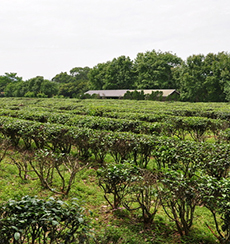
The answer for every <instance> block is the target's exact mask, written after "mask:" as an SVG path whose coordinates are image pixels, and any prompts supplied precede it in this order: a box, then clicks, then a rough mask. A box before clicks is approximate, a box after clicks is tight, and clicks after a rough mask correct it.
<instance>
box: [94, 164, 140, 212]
mask: <svg viewBox="0 0 230 244" xmlns="http://www.w3.org/2000/svg"><path fill="white" fill-rule="evenodd" d="M138 173H139V170H138V168H137V167H136V166H134V165H132V164H129V163H124V164H115V165H112V164H111V165H108V166H107V167H105V168H100V169H98V170H97V176H98V179H99V186H100V187H101V188H102V189H103V191H104V193H105V195H104V197H105V199H106V201H107V202H108V203H109V205H110V206H111V207H112V209H117V208H118V207H119V206H120V205H121V203H122V200H123V199H124V197H125V196H126V195H127V194H128V187H129V185H130V184H131V183H132V182H134V181H136V180H137V179H138V177H139V176H138ZM109 194H112V195H113V201H111V200H109V197H108V195H109Z"/></svg>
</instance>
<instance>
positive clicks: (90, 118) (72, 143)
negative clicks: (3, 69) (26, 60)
mask: <svg viewBox="0 0 230 244" xmlns="http://www.w3.org/2000/svg"><path fill="white" fill-rule="evenodd" d="M0 141H1V144H0V184H1V188H0V203H1V204H5V203H6V202H7V201H9V200H10V199H14V200H19V199H21V198H22V197H24V196H30V197H34V196H37V197H38V198H39V199H45V200H48V199H50V197H53V198H54V199H55V200H62V201H64V202H67V203H68V202H70V201H71V199H73V198H76V199H77V201H78V203H79V204H80V205H81V206H82V207H83V208H84V218H85V219H86V221H87V223H88V227H87V233H88V234H89V237H88V242H89V243H103V244H106V243H108V244H109V243H133V244H134V243H135V244H136V243H140V244H141V243H164V244H167V243H168V244H171V243H187V244H188V243H191V244H192V243H194V244H195V243H200V244H201V243H202V244H204V243H207V244H208V243H210V244H212V243H213V244H214V243H217V242H218V243H229V241H230V204H229V202H230V196H229V190H230V181H229V169H230V144H229V142H230V104H229V103H185V102H156V101H135V100H115V99H85V100H80V99H61V98H59V99H58V98H1V99H0ZM0 224H1V221H0ZM24 243H26V242H24Z"/></svg>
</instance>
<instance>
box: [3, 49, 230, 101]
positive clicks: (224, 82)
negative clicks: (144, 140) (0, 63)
mask: <svg viewBox="0 0 230 244" xmlns="http://www.w3.org/2000/svg"><path fill="white" fill-rule="evenodd" d="M108 89H177V91H178V92H180V100H181V101H189V102H225V101H230V54H229V53H226V52H220V53H217V54H214V53H209V54H207V55H206V56H205V55H202V54H199V55H191V56H189V57H188V58H187V59H186V60H182V59H181V58H180V57H178V56H177V55H176V54H172V53H170V52H161V51H158V52H156V51H155V50H152V51H146V52H145V53H138V54H137V56H136V58H135V59H134V60H131V59H130V58H129V57H126V56H120V57H117V58H114V59H113V60H111V61H107V62H105V63H99V64H97V65H96V66H94V67H93V68H89V67H83V68H82V67H75V68H73V69H71V70H70V72H69V74H68V73H67V72H61V73H60V74H57V75H55V76H54V77H53V78H52V79H51V81H50V80H47V79H44V78H43V77H42V76H37V77H34V78H31V79H29V80H26V81H23V80H22V78H20V77H18V76H17V74H16V73H5V75H1V76H0V92H1V96H6V97H55V96H56V97H70V98H80V97H81V98H88V97H90V96H89V95H84V92H86V91H87V90H108ZM158 95H159V94H158ZM93 97H94V98H98V96H93ZM126 98H128V99H137V100H140V99H142V100H144V99H149V100H161V99H160V96H157V94H151V96H140V94H136V93H133V94H127V96H126Z"/></svg>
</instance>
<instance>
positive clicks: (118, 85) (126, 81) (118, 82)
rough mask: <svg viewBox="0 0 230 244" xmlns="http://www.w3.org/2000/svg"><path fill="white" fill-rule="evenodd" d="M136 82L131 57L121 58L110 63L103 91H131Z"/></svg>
mask: <svg viewBox="0 0 230 244" xmlns="http://www.w3.org/2000/svg"><path fill="white" fill-rule="evenodd" d="M134 82H135V74H134V70H133V62H132V60H131V59H130V58H129V57H125V56H120V57H118V58H114V59H113V60H112V62H110V63H109V65H108V68H107V70H106V75H105V84H104V85H103V89H104V90H106V89H131V88H133V87H134Z"/></svg>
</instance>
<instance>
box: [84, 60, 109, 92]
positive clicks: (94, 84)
mask: <svg viewBox="0 0 230 244" xmlns="http://www.w3.org/2000/svg"><path fill="white" fill-rule="evenodd" d="M109 64H110V62H109V61H108V62H106V63H99V64H97V65H96V66H94V67H93V68H92V69H91V70H90V71H89V75H88V77H89V82H90V88H91V89H93V90H102V89H103V86H104V84H105V82H106V81H105V79H106V73H107V68H108V66H109Z"/></svg>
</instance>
